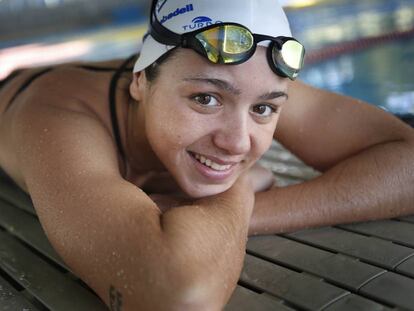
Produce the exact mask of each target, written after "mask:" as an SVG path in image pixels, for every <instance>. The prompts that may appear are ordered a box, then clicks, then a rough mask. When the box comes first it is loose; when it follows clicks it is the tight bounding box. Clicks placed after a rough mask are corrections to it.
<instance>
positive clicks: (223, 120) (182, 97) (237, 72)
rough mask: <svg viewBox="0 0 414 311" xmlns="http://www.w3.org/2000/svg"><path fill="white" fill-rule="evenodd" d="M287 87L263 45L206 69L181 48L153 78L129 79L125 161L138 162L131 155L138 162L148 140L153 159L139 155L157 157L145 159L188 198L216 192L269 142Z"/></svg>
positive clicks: (206, 65)
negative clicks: (241, 59)
mask: <svg viewBox="0 0 414 311" xmlns="http://www.w3.org/2000/svg"><path fill="white" fill-rule="evenodd" d="M287 87H288V82H287V80H286V79H282V78H279V77H278V76H276V75H275V74H274V73H273V72H272V71H271V69H270V68H269V66H268V64H267V60H266V57H265V49H264V48H259V49H258V51H257V52H256V54H255V55H254V56H253V57H252V58H251V59H250V60H249V61H247V62H245V63H243V64H241V65H237V66H224V65H215V66H212V65H211V64H210V63H209V62H208V61H207V60H205V59H204V58H202V57H201V56H199V55H197V54H196V53H194V52H193V51H191V50H186V49H182V50H180V51H179V52H177V53H176V54H175V55H174V57H172V58H171V59H170V60H168V61H167V62H166V63H165V64H163V65H162V66H161V67H160V76H159V78H158V79H157V80H156V81H155V82H154V83H149V82H148V81H147V80H146V78H145V75H144V74H136V75H135V77H134V80H133V82H132V84H131V95H132V96H133V98H134V99H135V100H136V101H137V102H138V103H139V104H138V107H134V106H131V108H130V110H129V113H130V114H131V115H132V116H131V117H130V122H129V123H128V125H127V129H126V130H125V132H126V133H130V134H129V135H127V142H126V144H127V146H128V147H127V150H128V151H127V153H128V154H129V158H130V159H131V161H132V162H136V163H140V162H141V163H142V161H138V160H136V161H134V158H135V157H134V156H136V158H137V159H138V158H141V159H142V156H143V155H142V148H141V146H142V145H146V144H148V145H150V146H151V148H147V150H151V151H152V150H153V152H154V153H155V155H156V156H148V155H146V156H145V158H147V159H150V158H152V159H159V161H160V162H161V164H159V165H157V164H156V163H152V164H153V165H155V166H158V167H165V168H166V169H167V170H168V172H170V173H171V175H172V177H173V178H174V180H175V181H176V182H177V183H178V184H179V186H180V188H181V189H182V190H183V191H184V192H185V193H186V194H187V195H188V196H190V197H193V198H199V197H204V196H210V195H214V194H218V193H221V192H223V191H225V190H227V189H229V188H230V187H231V186H232V185H233V183H234V182H235V181H236V180H237V178H238V177H239V176H240V174H242V173H243V172H245V171H246V170H248V169H249V168H251V167H252V166H253V165H254V163H255V162H256V161H257V160H258V159H259V158H260V157H261V156H262V155H263V153H264V152H265V151H266V150H268V148H269V147H270V144H271V142H272V139H273V135H274V132H275V128H276V124H277V121H278V118H279V115H280V112H281V108H282V105H283V104H284V103H285V102H286V100H287ZM135 105H137V104H135ZM143 135H145V136H143ZM128 138H129V139H130V140H128ZM137 142H139V144H138V143H137ZM139 153H140V154H139ZM209 160H210V161H211V162H209ZM200 161H201V162H206V161H207V165H206V163H204V164H203V163H200ZM214 163H215V164H214Z"/></svg>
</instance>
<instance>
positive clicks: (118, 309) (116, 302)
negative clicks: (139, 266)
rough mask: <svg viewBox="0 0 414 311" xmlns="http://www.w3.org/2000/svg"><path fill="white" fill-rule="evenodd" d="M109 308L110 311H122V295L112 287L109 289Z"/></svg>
mask: <svg viewBox="0 0 414 311" xmlns="http://www.w3.org/2000/svg"><path fill="white" fill-rule="evenodd" d="M109 307H110V310H111V311H122V295H121V293H120V292H119V291H118V290H117V289H116V288H115V287H114V286H113V285H111V287H110V288H109Z"/></svg>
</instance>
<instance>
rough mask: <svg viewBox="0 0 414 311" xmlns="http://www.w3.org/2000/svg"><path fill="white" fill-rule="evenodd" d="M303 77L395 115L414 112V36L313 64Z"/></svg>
mask: <svg viewBox="0 0 414 311" xmlns="http://www.w3.org/2000/svg"><path fill="white" fill-rule="evenodd" d="M301 79H302V80H303V81H305V82H307V83H309V84H311V85H313V86H316V87H320V88H323V89H326V90H330V91H334V92H337V93H341V94H345V95H349V96H353V97H356V98H359V99H362V100H364V101H366V102H368V103H371V104H374V105H377V106H380V107H382V108H384V109H385V110H388V111H390V112H392V113H394V114H399V115H407V114H408V115H414V38H410V39H404V40H395V41H392V42H390V43H386V44H383V45H378V46H375V47H372V48H369V49H366V50H363V51H359V52H356V53H352V54H346V55H342V56H339V57H337V58H335V59H331V60H326V61H324V62H321V63H318V64H315V65H310V66H309V67H307V68H305V69H304V70H303V71H302V73H301Z"/></svg>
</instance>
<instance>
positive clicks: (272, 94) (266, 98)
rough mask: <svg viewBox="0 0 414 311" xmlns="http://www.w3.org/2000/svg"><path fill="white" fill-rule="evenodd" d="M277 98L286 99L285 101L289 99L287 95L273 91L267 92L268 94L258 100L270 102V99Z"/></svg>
mask: <svg viewBox="0 0 414 311" xmlns="http://www.w3.org/2000/svg"><path fill="white" fill-rule="evenodd" d="M279 97H286V99H288V98H289V96H288V94H286V93H285V92H281V91H275V92H269V93H266V94H263V95H261V96H259V100H272V99H276V98H279Z"/></svg>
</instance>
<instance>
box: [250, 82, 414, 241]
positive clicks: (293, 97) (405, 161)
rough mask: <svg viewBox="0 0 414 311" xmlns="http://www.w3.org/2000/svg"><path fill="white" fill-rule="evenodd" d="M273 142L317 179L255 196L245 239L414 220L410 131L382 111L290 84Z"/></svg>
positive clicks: (413, 146) (412, 139)
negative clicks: (379, 221) (342, 225)
mask: <svg viewBox="0 0 414 311" xmlns="http://www.w3.org/2000/svg"><path fill="white" fill-rule="evenodd" d="M305 99H306V100H305ZM275 138H276V139H278V140H279V141H280V142H281V143H282V144H283V145H284V146H285V147H287V148H288V149H290V150H291V151H292V152H294V153H295V154H296V155H297V156H298V157H299V158H301V159H302V160H303V161H304V162H305V163H307V164H309V165H310V166H312V167H314V168H316V169H318V170H320V171H321V172H323V174H322V175H321V176H320V177H318V178H316V179H314V180H312V181H308V182H305V183H303V184H299V185H294V186H290V187H285V188H272V189H271V190H270V191H267V192H260V193H257V194H256V203H255V208H254V211H253V215H252V219H251V223H250V228H249V234H250V235H257V234H270V233H280V232H287V231H294V230H299V229H303V228H307V227H315V226H323V225H332V224H339V223H349V222H356V221H366V220H375V219H384V218H391V217H395V216H401V215H407V214H414V192H413V191H412V187H413V185H414V165H412V161H413V159H414V130H413V129H412V128H410V127H409V126H406V125H405V124H403V123H402V122H400V121H399V120H397V119H396V118H394V117H392V116H391V115H389V114H387V113H385V112H383V111H382V110H380V109H377V108H375V107H373V106H370V105H367V104H365V103H362V102H359V101H357V100H355V99H352V98H349V97H344V96H339V95H335V94H332V93H328V92H324V91H321V90H317V89H313V88H311V87H309V86H306V85H304V84H302V83H300V82H295V83H294V84H293V85H292V86H291V88H290V96H289V102H288V104H287V106H286V107H285V108H284V111H283V112H282V116H281V119H280V123H279V125H278V129H277V130H276V133H275Z"/></svg>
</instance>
